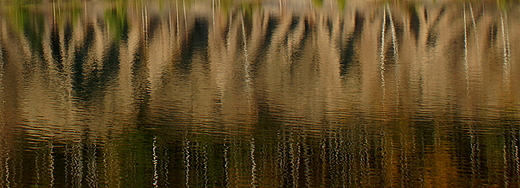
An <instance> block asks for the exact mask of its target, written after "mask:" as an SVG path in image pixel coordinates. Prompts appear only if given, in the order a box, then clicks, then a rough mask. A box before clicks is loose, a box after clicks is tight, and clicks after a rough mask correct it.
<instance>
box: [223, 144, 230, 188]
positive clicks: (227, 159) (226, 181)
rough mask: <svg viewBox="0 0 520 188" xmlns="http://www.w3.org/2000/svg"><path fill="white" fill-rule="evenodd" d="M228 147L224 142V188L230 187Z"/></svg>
mask: <svg viewBox="0 0 520 188" xmlns="http://www.w3.org/2000/svg"><path fill="white" fill-rule="evenodd" d="M228 150H229V148H228V146H227V144H226V143H225V142H224V176H225V177H224V179H225V183H226V187H231V185H230V182H229V158H228Z"/></svg>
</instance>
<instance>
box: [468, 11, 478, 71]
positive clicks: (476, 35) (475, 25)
mask: <svg viewBox="0 0 520 188" xmlns="http://www.w3.org/2000/svg"><path fill="white" fill-rule="evenodd" d="M469 12H470V13H471V22H472V24H473V31H474V33H475V42H476V43H477V66H478V68H479V70H481V69H480V68H481V65H480V55H479V54H480V44H479V40H478V33H477V23H476V22H475V16H474V13H473V6H472V5H471V3H469Z"/></svg>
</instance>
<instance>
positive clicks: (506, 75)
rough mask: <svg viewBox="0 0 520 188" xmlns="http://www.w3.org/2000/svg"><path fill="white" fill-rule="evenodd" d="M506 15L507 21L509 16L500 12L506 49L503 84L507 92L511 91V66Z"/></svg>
mask: <svg viewBox="0 0 520 188" xmlns="http://www.w3.org/2000/svg"><path fill="white" fill-rule="evenodd" d="M504 14H505V17H506V18H505V19H506V21H507V14H506V13H504V12H502V11H500V22H501V26H502V42H503V45H504V46H503V49H504V53H503V55H502V57H503V59H504V63H503V65H502V69H503V75H502V76H503V79H504V80H503V82H504V86H505V90H506V91H509V74H510V65H509V32H508V31H507V30H506V29H507V28H506V27H505V25H504Z"/></svg>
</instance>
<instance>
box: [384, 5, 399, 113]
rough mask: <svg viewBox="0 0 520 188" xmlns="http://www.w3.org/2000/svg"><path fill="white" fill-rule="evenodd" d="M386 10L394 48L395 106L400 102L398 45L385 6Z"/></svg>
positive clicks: (390, 18)
mask: <svg viewBox="0 0 520 188" xmlns="http://www.w3.org/2000/svg"><path fill="white" fill-rule="evenodd" d="M386 9H387V10H388V14H389V15H388V17H389V20H390V29H391V32H392V47H393V48H394V61H395V80H396V91H397V104H399V102H400V99H401V98H400V97H399V86H400V82H399V48H398V43H397V36H396V35H397V34H396V31H395V24H394V19H393V18H392V12H391V11H390V6H389V5H388V4H386Z"/></svg>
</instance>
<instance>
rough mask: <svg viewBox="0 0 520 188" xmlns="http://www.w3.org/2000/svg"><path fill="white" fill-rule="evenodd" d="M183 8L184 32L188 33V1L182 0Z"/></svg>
mask: <svg viewBox="0 0 520 188" xmlns="http://www.w3.org/2000/svg"><path fill="white" fill-rule="evenodd" d="M182 9H183V13H184V33H186V36H188V35H187V33H188V18H187V17H186V1H182Z"/></svg>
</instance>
